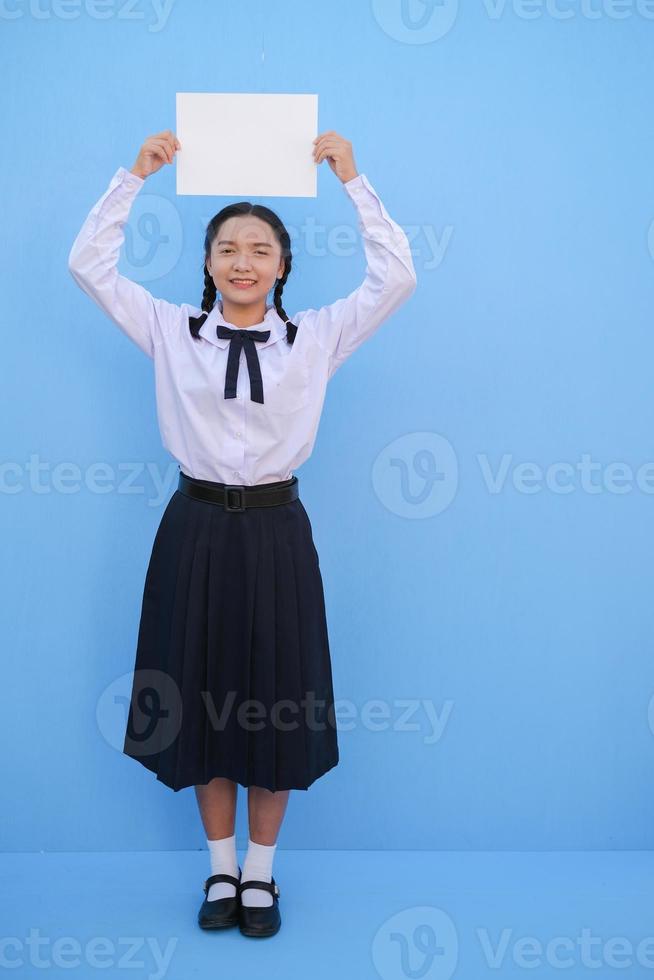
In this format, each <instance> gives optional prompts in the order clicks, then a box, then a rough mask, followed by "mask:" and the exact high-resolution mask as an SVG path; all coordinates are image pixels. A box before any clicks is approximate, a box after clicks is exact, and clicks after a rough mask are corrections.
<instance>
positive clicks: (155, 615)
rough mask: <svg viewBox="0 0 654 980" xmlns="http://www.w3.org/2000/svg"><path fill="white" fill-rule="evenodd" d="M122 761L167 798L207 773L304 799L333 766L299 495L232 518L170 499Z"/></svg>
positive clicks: (319, 593)
mask: <svg viewBox="0 0 654 980" xmlns="http://www.w3.org/2000/svg"><path fill="white" fill-rule="evenodd" d="M196 482H198V483H200V484H204V485H208V486H210V485H211V482H210V481H207V480H198V481H196ZM290 482H291V481H288V480H287V481H283V483H284V484H288V483H290ZM272 485H273V484H265V486H272ZM279 485H282V484H279ZM123 752H124V753H125V754H126V755H128V756H130V757H131V758H133V759H136V760H137V761H138V762H140V763H142V764H143V765H144V766H145V767H146V769H149V770H150V771H152V772H153V773H155V774H156V777H157V779H158V780H160V781H161V782H162V783H164V784H165V785H166V786H169V787H170V788H171V789H173V790H175V791H177V790H180V789H183V788H184V787H187V786H193V785H198V784H205V783H208V782H209V781H210V780H211V779H213V778H214V777H216V776H222V777H225V778H227V779H232V780H234V781H235V782H238V783H240V784H241V785H242V786H251V785H253V786H262V787H265V788H266V789H269V790H272V791H276V790H286V789H307V788H308V787H309V786H310V785H311V783H313V782H314V780H316V779H317V778H318V777H319V776H321V775H323V773H325V772H327V771H328V770H329V769H331V768H332V767H333V766H335V765H336V764H337V763H338V758H339V753H338V742H337V733H336V720H335V715H334V700H333V688H332V668H331V661H330V650H329V639H328V634H327V621H326V615H325V601H324V594H323V583H322V577H321V573H320V567H319V558H318V552H317V550H316V548H315V545H314V542H313V535H312V530H311V522H310V520H309V516H308V514H307V512H306V510H305V509H304V506H303V504H302V503H301V501H300V499H299V497H298V498H297V499H296V500H293V501H291V502H289V503H285V504H279V505H276V506H274V507H252V508H247V509H246V510H245V511H237V512H230V511H225V510H224V508H223V507H222V506H221V505H220V504H214V503H209V502H206V501H203V500H196V499H195V498H192V497H189V496H188V495H186V494H184V493H182V492H181V491H180V490H176V491H175V492H174V494H173V496H172V497H171V499H170V501H169V502H168V505H167V506H166V508H165V511H164V513H163V516H162V518H161V521H160V523H159V527H158V529H157V533H156V536H155V539H154V544H153V547H152V554H151V557H150V561H149V564H148V569H147V573H146V578H145V585H144V590H143V602H142V607H141V618H140V624H139V631H138V642H137V650H136V662H135V667H134V678H133V684H132V693H131V699H130V704H129V712H128V720H127V729H126V732H125V741H124V747H123Z"/></svg>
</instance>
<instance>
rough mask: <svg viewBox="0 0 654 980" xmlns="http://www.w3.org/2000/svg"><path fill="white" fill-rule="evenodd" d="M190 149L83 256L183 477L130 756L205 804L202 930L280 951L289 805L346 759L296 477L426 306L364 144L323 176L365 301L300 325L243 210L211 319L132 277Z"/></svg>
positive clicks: (326, 150)
mask: <svg viewBox="0 0 654 980" xmlns="http://www.w3.org/2000/svg"><path fill="white" fill-rule="evenodd" d="M181 149H182V148H181V145H180V143H179V141H178V140H177V137H176V136H175V134H174V133H173V132H171V131H170V130H165V131H164V132H162V133H157V134H156V135H154V136H149V137H148V138H147V139H146V140H145V142H144V143H143V146H142V147H141V150H140V152H139V154H138V156H137V158H136V162H135V163H134V166H133V167H132V169H131V170H126V169H125V168H124V167H119V168H118V170H117V171H116V173H115V174H114V176H113V177H112V178H111V181H110V183H109V187H108V188H107V190H106V191H105V193H104V194H103V195H102V197H101V198H100V199H99V201H98V202H97V203H96V204H95V206H94V207H93V208H92V210H91V212H90V214H89V215H88V217H87V219H86V220H85V222H84V224H83V225H82V228H81V230H80V232H79V234H78V236H77V238H76V240H75V242H74V244H73V246H72V249H71V252H70V256H69V269H70V272H71V273H72V275H73V277H74V279H75V281H76V282H77V283H78V284H79V286H80V287H81V288H82V289H83V290H84V292H85V293H87V294H88V295H89V296H90V297H91V299H92V300H94V302H95V303H97V304H98V306H100V308H101V309H102V310H103V311H104V312H105V313H106V314H107V315H108V316H109V317H110V318H111V319H112V320H113V321H114V322H115V323H116V324H117V325H118V326H119V327H120V328H121V330H123V331H124V332H125V333H126V334H127V336H128V337H129V338H130V339H131V340H133V341H134V343H135V344H136V345H137V346H138V347H140V349H141V350H142V351H143V352H144V353H145V354H147V356H148V357H150V358H151V359H152V361H153V365H154V373H155V382H156V400H157V414H158V420H159V426H160V430H161V437H162V441H163V444H164V446H165V447H166V448H167V449H168V450H169V451H170V453H171V454H172V455H173V457H174V458H175V459H176V460H177V461H178V464H179V468H180V472H179V483H178V487H177V489H176V490H175V492H174V493H173V495H172V497H171V498H170V500H169V502H168V505H167V506H166V508H165V510H164V513H163V516H162V518H161V522H160V524H159V527H158V530H157V533H156V536H155V539H154V544H153V547H152V554H151V557H150V562H149V565H148V569H147V573H146V578H145V584H144V591H143V600H142V606H141V617H140V624H139V633H138V642H137V650H136V660H135V667H134V679H133V686H132V694H131V703H130V708H129V714H128V720H127V729H126V733H125V742H124V748H123V751H124V753H125V754H126V755H128V756H130V757H131V758H133V759H136V760H137V761H138V762H140V763H141V764H142V765H143V766H145V768H146V769H149V770H150V771H152V772H153V773H155V774H156V777H157V779H158V780H160V781H161V782H163V783H164V784H165V785H166V786H168V787H170V788H171V789H172V790H173V791H178V790H180V789H182V788H184V787H188V786H194V787H195V793H196V797H197V802H198V806H199V810H200V816H201V819H202V822H203V827H204V830H205V834H206V838H207V844H208V847H209V852H210V861H211V875H210V877H208V878H207V879H206V881H205V883H204V896H205V897H204V900H203V902H202V906H201V908H200V910H199V913H198V922H199V925H200V926H201V927H202V928H205V929H218V928H224V927H226V926H230V925H235V924H237V923H238V925H239V928H240V930H241V932H242V933H243V934H244V935H248V936H258V937H261V936H271V935H274V934H275V933H276V932H277V931H278V930H279V928H280V925H281V917H280V913H279V902H278V899H279V889H278V888H277V885H276V883H275V879H274V877H273V875H272V862H273V856H274V852H275V848H276V846H277V835H278V832H279V829H280V826H281V823H282V819H283V816H284V813H285V810H286V805H287V802H288V796H289V793H290V790H291V789H303V790H306V789H308V787H309V786H310V785H311V784H312V783H313V782H314V781H315V780H316V779H318V777H319V776H321V775H323V774H324V773H326V772H327V771H328V770H329V769H332V768H333V767H334V766H336V765H337V763H338V760H339V753H338V743H337V737H336V723H335V718H334V698H333V689H332V672H331V660H330V650H329V640H328V635H327V622H326V615H325V604H324V594H323V583H322V577H321V572H320V567H319V558H318V553H317V550H316V548H315V545H314V541H313V535H312V527H311V522H310V520H309V516H308V514H307V512H306V510H305V509H304V506H303V504H302V502H301V500H300V497H299V492H298V478H297V476H295V475H294V473H293V471H294V470H296V469H297V468H298V467H299V466H300V464H301V463H303V462H304V461H305V460H306V459H307V458H308V457H309V455H310V454H311V450H312V448H313V444H314V441H315V438H316V432H317V428H318V423H319V420H320V414H321V410H322V405H323V399H324V396H325V389H326V386H327V382H328V380H329V379H330V378H331V377H332V375H333V374H334V372H335V371H336V370H337V369H338V367H339V366H340V365H341V364H342V363H343V362H344V361H345V359H346V358H347V357H349V356H350V354H352V353H353V351H354V350H356V348H357V347H359V346H360V345H361V344H362V343H363V342H364V341H365V340H366V339H367V338H368V337H370V336H371V335H372V334H373V333H374V332H375V330H376V329H377V328H378V327H379V325H380V324H381V323H382V322H383V321H384V320H386V319H387V318H388V317H389V316H390V315H391V314H392V313H393V312H394V311H395V310H396V309H397V308H398V307H399V306H400V305H401V304H402V303H403V302H404V301H405V300H406V299H408V297H409V296H410V295H411V294H412V292H413V291H414V289H415V285H416V274H415V270H414V266H413V261H412V257H411V252H410V249H409V243H408V240H407V238H406V235H405V234H404V232H403V231H402V229H401V228H400V227H399V226H398V225H397V224H395V222H394V221H393V220H392V219H391V218H390V217H389V215H388V213H387V211H386V209H385V208H384V205H383V204H382V202H381V201H380V199H379V197H378V196H377V194H376V193H375V191H374V189H373V188H372V186H371V184H370V182H369V181H368V180H367V178H366V177H365V175H364V174H359V173H358V172H357V169H356V166H355V162H354V157H353V152H352V144H351V143H350V142H349V141H348V140H346V139H344V138H343V137H342V136H339V135H338V134H337V133H335V132H334V131H333V130H329V131H328V132H325V133H322V134H321V135H320V136H319V137H317V139H316V140H314V147H313V160H314V162H315V163H316V165H317V164H320V163H321V162H322V161H323V160H327V162H328V163H329V166H330V168H331V170H332V171H333V173H335V174H336V176H337V177H338V179H339V180H340V181H341V182H342V185H343V188H344V191H345V193H346V194H347V195H348V198H349V200H350V201H351V202H352V203H353V205H354V207H355V209H356V214H357V219H358V227H359V230H360V232H361V235H362V236H363V243H364V248H365V254H366V263H367V267H366V273H365V278H364V280H363V282H362V283H361V285H360V286H359V287H358V288H357V289H355V290H354V291H353V292H352V293H350V295H349V296H347V297H345V298H344V299H339V300H337V301H336V302H335V303H332V304H330V305H328V306H323V307H321V308H320V309H318V310H315V309H308V310H303V311H302V312H300V313H297V314H296V315H295V317H294V318H293V320H292V321H291V320H290V319H289V317H288V316H287V315H286V313H285V311H284V308H283V306H282V293H283V290H284V286H285V284H286V282H287V280H288V277H289V275H290V272H291V267H292V253H291V246H290V240H289V235H288V232H287V230H286V228H285V227H284V225H283V223H282V221H281V220H280V218H279V217H278V216H277V215H276V214H275V212H274V211H271V210H270V209H268V208H267V207H264V206H263V205H260V204H251V203H249V202H247V201H241V202H239V203H234V204H230V205H228V206H227V207H225V208H223V209H222V211H219V212H218V214H216V215H215V216H214V217H213V218H212V219H211V221H210V222H209V225H208V227H207V229H206V236H205V240H204V262H203V274H204V293H203V296H202V305H201V307H200V308H198V307H196V306H193V305H192V304H188V303H183V304H182V305H180V306H177V305H175V304H174V303H169V302H166V301H165V300H163V299H157V298H155V297H154V296H152V295H151V294H150V293H149V292H148V291H147V290H146V289H144V288H143V287H142V286H141V285H139V284H137V283H134V282H131V281H130V280H129V279H127V278H126V277H124V276H121V275H119V274H118V272H117V269H116V266H117V262H118V256H119V252H120V247H121V245H122V243H123V241H124V236H123V230H122V229H123V225H124V223H125V221H126V220H127V218H128V215H129V211H130V207H131V205H132V202H133V201H134V198H135V197H136V195H137V194H138V192H139V190H140V189H141V187H142V186H143V184H144V183H145V181H146V180H147V179H148V178H149V177H151V176H152V175H153V174H155V173H156V172H157V171H158V170H160V169H161V167H162V166H164V164H172V163H173V161H174V158H175V154H176V153H177V152H178V151H179V150H181ZM271 291H272V304H270V303H269V302H268V297H269V295H270V293H271ZM218 296H220V299H217V297H218ZM242 353H243V354H244V355H245V356H244V357H241V354H242ZM334 489H335V490H338V489H339V486H338V481H336V482H335V486H334ZM239 783H240V784H241V785H242V786H244V787H247V788H248V816H249V839H248V849H247V854H246V857H245V862H244V865H243V869H242V870H241V868H240V867H239V865H238V861H237V856H236V849H235V843H236V841H235V836H234V821H235V810H236V795H237V784H239Z"/></svg>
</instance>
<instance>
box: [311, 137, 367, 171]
mask: <svg viewBox="0 0 654 980" xmlns="http://www.w3.org/2000/svg"><path fill="white" fill-rule="evenodd" d="M313 160H314V163H316V164H318V163H321V162H322V161H323V160H327V163H328V164H329V166H330V167H331V168H332V170H333V171H334V173H335V174H336V176H337V177H338V178H339V180H342V181H343V183H346V181H348V180H352V178H353V177H358V171H357V168H356V165H355V163H354V155H353V153H352V144H351V143H350V141H349V140H346V139H344V138H343V137H342V136H339V135H338V133H335V132H334V130H333V129H329V130H327V132H326V133H321V135H320V136H316V138H315V140H314V141H313Z"/></svg>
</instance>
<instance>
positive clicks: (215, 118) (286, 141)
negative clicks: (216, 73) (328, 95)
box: [175, 92, 318, 198]
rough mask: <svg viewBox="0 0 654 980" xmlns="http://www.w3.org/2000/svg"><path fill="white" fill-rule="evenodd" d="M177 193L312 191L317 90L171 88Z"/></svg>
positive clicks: (294, 193)
mask: <svg viewBox="0 0 654 980" xmlns="http://www.w3.org/2000/svg"><path fill="white" fill-rule="evenodd" d="M175 132H176V136H177V138H178V139H179V141H180V143H181V147H182V148H181V150H180V151H179V152H178V153H177V154H176V158H175V159H176V162H177V193H178V194H207V195H211V196H214V195H221V196H225V197H244V198H245V197H250V196H253V197H254V196H261V197H316V194H317V177H316V175H317V166H316V164H315V163H314V160H313V156H312V152H313V140H314V139H315V138H316V136H317V135H318V96H317V95H256V94H250V93H224V92H178V93H177V128H176V131H175Z"/></svg>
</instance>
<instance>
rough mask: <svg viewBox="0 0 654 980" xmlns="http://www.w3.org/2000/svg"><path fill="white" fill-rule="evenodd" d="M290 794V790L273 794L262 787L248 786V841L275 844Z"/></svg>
mask: <svg viewBox="0 0 654 980" xmlns="http://www.w3.org/2000/svg"><path fill="white" fill-rule="evenodd" d="M290 793H291V791H290V789H283V790H278V791H277V792H276V793H273V792H272V791H271V790H269V789H264V787H263V786H248V821H249V827H250V840H253V841H254V842H255V843H257V844H267V845H268V846H270V845H271V844H274V843H276V841H277V834H278V833H279V828H280V827H281V825H282V820H283V819H284V814H285V813H286V805H287V803H288V798H289V796H290Z"/></svg>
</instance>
